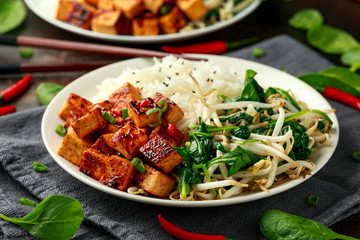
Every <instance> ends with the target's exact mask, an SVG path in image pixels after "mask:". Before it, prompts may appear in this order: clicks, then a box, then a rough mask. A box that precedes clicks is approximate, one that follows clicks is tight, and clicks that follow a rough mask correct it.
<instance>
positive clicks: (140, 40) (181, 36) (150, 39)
mask: <svg viewBox="0 0 360 240" xmlns="http://www.w3.org/2000/svg"><path fill="white" fill-rule="evenodd" d="M24 1H25V3H26V5H27V6H28V7H29V8H30V10H31V11H32V12H33V13H35V15H36V16H38V17H39V18H41V19H42V20H44V21H46V22H47V23H49V24H51V25H53V26H55V27H58V28H61V29H63V30H65V31H68V32H71V33H75V34H77V35H81V36H85V37H89V38H92V39H97V40H106V41H110V42H123V43H133V44H144V43H146V44H157V43H165V42H175V41H179V40H186V39H190V38H196V37H200V36H203V35H206V34H210V33H213V32H215V31H218V30H221V29H224V28H227V27H229V26H230V25H233V24H235V23H237V22H238V21H240V20H242V19H244V18H246V17H247V16H248V15H250V14H251V13H252V12H254V11H255V10H256V9H257V8H258V7H259V5H260V4H261V2H262V0H254V1H253V2H252V3H250V4H249V5H248V6H247V7H246V8H245V9H243V10H241V11H240V12H239V13H238V14H236V15H235V16H234V17H232V18H230V19H228V20H225V21H223V22H220V23H217V24H213V25H211V26H208V27H205V28H201V29H196V30H193V31H189V32H183V33H174V34H164V35H156V36H141V37H136V36H131V35H111V34H105V33H98V32H93V31H91V30H85V29H81V28H79V27H75V26H72V25H70V24H68V23H65V22H62V21H60V20H57V19H55V18H52V17H50V16H48V15H46V14H43V13H42V11H40V9H39V8H38V7H37V5H36V4H35V3H34V0H24ZM40 1H46V0H40Z"/></svg>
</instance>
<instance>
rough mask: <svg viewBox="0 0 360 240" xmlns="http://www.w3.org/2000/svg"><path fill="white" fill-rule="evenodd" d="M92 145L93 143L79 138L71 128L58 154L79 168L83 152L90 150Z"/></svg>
mask: <svg viewBox="0 0 360 240" xmlns="http://www.w3.org/2000/svg"><path fill="white" fill-rule="evenodd" d="M91 145H92V142H91V141H89V140H87V139H81V138H79V137H78V136H77V134H76V132H75V131H74V129H73V128H71V127H70V128H69V129H68V132H67V133H66V135H65V137H64V139H63V142H62V144H61V146H60V147H59V149H58V152H57V154H58V155H60V156H61V157H63V158H65V159H66V160H68V161H70V162H72V163H73V164H75V165H76V166H79V165H80V161H81V158H82V155H83V152H84V151H85V150H86V149H88V148H90V147H91Z"/></svg>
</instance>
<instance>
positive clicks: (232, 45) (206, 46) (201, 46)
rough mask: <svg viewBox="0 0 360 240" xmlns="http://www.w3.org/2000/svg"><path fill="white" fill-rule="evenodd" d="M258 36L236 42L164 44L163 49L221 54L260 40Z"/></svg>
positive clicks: (177, 51)
mask: <svg viewBox="0 0 360 240" xmlns="http://www.w3.org/2000/svg"><path fill="white" fill-rule="evenodd" d="M258 40H259V39H258V38H257V37H252V38H247V39H243V40H240V41H236V42H224V41H213V42H206V43H196V44H192V45H187V46H176V47H172V46H162V47H161V50H163V51H165V52H170V53H206V54H221V53H225V52H227V51H230V50H233V49H236V48H239V47H241V46H244V45H247V44H250V43H253V42H256V41H258Z"/></svg>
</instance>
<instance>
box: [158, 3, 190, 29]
mask: <svg viewBox="0 0 360 240" xmlns="http://www.w3.org/2000/svg"><path fill="white" fill-rule="evenodd" d="M186 24H187V20H186V17H185V15H184V14H183V13H182V12H181V11H180V9H179V8H178V7H176V6H175V7H173V8H172V9H171V11H170V12H169V13H168V14H165V15H163V16H161V17H160V18H159V25H160V28H161V31H162V32H163V33H166V34H170V33H177V32H178V31H179V29H180V28H182V27H184V26H185V25H186Z"/></svg>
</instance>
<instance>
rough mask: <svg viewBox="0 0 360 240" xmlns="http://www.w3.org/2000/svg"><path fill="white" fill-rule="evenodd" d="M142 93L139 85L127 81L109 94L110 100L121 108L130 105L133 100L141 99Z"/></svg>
mask: <svg viewBox="0 0 360 240" xmlns="http://www.w3.org/2000/svg"><path fill="white" fill-rule="evenodd" d="M140 100H141V93H140V90H139V89H138V88H137V87H134V86H133V85H131V84H130V83H128V82H126V83H125V84H124V85H122V86H121V87H120V88H119V89H118V90H116V91H114V92H113V93H111V94H110V95H109V101H110V102H111V104H112V105H113V106H114V107H117V108H119V109H122V108H126V107H128V104H129V103H130V102H131V101H140Z"/></svg>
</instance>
